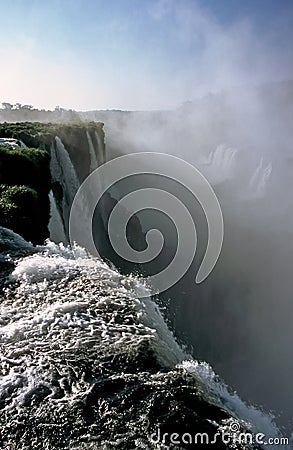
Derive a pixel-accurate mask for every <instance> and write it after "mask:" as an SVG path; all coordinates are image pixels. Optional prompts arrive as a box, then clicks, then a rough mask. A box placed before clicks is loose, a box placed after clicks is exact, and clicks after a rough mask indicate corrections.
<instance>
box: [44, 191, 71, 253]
mask: <svg viewBox="0 0 293 450" xmlns="http://www.w3.org/2000/svg"><path fill="white" fill-rule="evenodd" d="M49 199H50V220H49V225H48V229H49V232H50V238H51V239H52V241H54V242H57V243H60V242H62V243H63V244H66V243H67V242H68V239H67V238H66V234H65V229H64V223H63V220H62V217H61V215H60V210H59V208H58V205H57V203H56V199H55V197H54V194H53V191H52V190H51V191H50V193H49Z"/></svg>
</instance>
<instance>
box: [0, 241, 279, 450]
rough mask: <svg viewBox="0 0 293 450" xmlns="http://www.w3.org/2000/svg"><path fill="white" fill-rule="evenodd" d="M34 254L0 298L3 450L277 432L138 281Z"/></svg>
mask: <svg viewBox="0 0 293 450" xmlns="http://www.w3.org/2000/svg"><path fill="white" fill-rule="evenodd" d="M6 234H7V232H6ZM15 236H16V235H12V236H10V241H13V240H14V238H15ZM16 245H17V243H16ZM37 250H38V252H37V253H36V254H34V255H29V256H26V257H24V258H22V259H20V260H18V262H17V263H16V266H15V269H14V271H13V272H12V274H11V276H10V283H9V284H8V285H7V287H6V289H5V293H4V296H3V298H2V301H1V309H0V321H1V324H2V327H1V333H0V345H1V354H2V358H1V379H0V383H1V397H0V402H1V412H0V416H1V427H0V428H1V431H2V432H1V438H0V441H1V444H2V448H9V449H15V450H16V449H17V450H25V449H32V448H33V449H37V450H41V449H43V450H49V449H50V450H55V449H58V448H59V449H60V448H63V449H105V450H108V449H109V450H110V449H112V448H120V449H125V450H126V449H127V450H130V449H139V448H142V449H143V448H144V449H146V448H170V449H171V448H172V449H173V448H174V449H175V448H179V447H176V446H173V445H171V446H170V447H169V446H168V445H163V444H161V443H160V442H159V443H158V441H157V436H158V433H160V432H163V431H164V432H168V431H171V432H173V431H174V429H176V427H177V430H178V432H179V433H180V432H183V431H185V432H188V431H189V432H196V431H198V432H200V431H201V432H205V433H208V434H209V435H213V434H214V433H216V432H217V431H218V432H221V431H223V430H228V429H229V424H231V423H233V424H234V425H235V424H238V425H237V427H239V428H238V429H239V430H241V429H242V427H244V429H245V427H248V428H250V429H251V430H252V431H253V432H256V431H261V432H263V433H264V434H265V435H266V436H270V437H275V438H276V437H277V436H278V431H277V429H276V428H275V426H274V424H273V422H272V419H271V418H270V417H269V416H265V415H264V414H262V413H261V412H259V411H257V410H256V409H255V408H249V407H247V406H246V405H245V404H244V403H243V402H241V401H240V399H239V398H238V397H237V396H236V395H235V394H230V393H229V392H228V391H227V388H226V387H225V386H224V385H223V384H221V382H220V381H218V380H217V378H216V377H215V375H214V373H213V371H212V369H211V368H210V367H209V366H208V365H207V364H206V363H199V362H196V361H193V360H190V359H189V360H188V355H187V354H186V353H185V352H184V351H183V350H182V349H181V348H180V347H179V346H178V344H177V343H176V342H175V340H174V338H173V336H172V334H171V333H170V331H169V330H168V328H167V327H166V324H165V322H164V320H163V318H162V316H161V314H160V312H159V310H158V308H157V306H156V305H155V304H154V303H153V302H152V301H151V300H150V299H149V298H147V294H148V292H147V290H146V289H145V288H144V287H143V286H142V285H140V284H139V282H138V281H137V280H136V279H135V278H133V277H131V276H122V275H121V274H119V273H118V272H116V271H114V270H111V269H109V267H107V265H106V264H104V263H102V262H101V261H100V260H98V259H95V258H89V257H88V256H87V255H86V252H85V251H84V250H83V249H81V248H78V247H76V248H74V249H69V248H67V247H64V246H62V245H59V246H58V245H56V244H53V243H52V242H48V243H47V245H46V246H43V247H39V248H38V249H37ZM141 290H144V292H145V295H146V297H145V298H144V300H137V298H136V294H137V293H138V292H139V291H141ZM176 424H177V425H176ZM158 430H160V431H158ZM177 430H175V431H177ZM158 445H159V446H158ZM180 448H194V447H193V446H189V445H187V446H185V445H183V447H181V446H180ZM207 448H209V447H207ZM217 448H219V449H223V450H224V449H225V448H233V445H232V446H230V445H228V444H225V445H224V444H223V443H221V442H220V441H219V443H218V445H217ZM238 448H243V449H244V448H245V449H249V448H256V447H254V446H252V445H251V446H249V445H248V446H239V447H238ZM278 448H282V446H281V447H278Z"/></svg>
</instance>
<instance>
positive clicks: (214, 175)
mask: <svg viewBox="0 0 293 450" xmlns="http://www.w3.org/2000/svg"><path fill="white" fill-rule="evenodd" d="M238 152H239V150H238V149H236V148H232V147H229V146H227V145H226V144H221V145H218V146H217V148H216V149H215V150H213V151H212V152H210V154H209V156H208V158H207V160H206V163H205V164H206V165H207V167H206V169H205V170H206V172H207V176H208V178H209V180H210V181H212V182H213V183H217V182H220V181H226V180H228V179H230V178H233V175H234V169H235V164H236V157H237V154H238Z"/></svg>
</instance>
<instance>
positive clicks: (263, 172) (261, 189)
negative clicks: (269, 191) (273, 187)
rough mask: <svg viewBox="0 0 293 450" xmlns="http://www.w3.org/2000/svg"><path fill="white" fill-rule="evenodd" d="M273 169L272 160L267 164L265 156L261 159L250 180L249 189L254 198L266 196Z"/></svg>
mask: <svg viewBox="0 0 293 450" xmlns="http://www.w3.org/2000/svg"><path fill="white" fill-rule="evenodd" d="M272 169H273V165H272V162H268V163H266V164H265V163H264V158H261V159H260V162H259V164H258V166H257V168H256V169H255V172H254V173H253V175H252V177H251V179H250V181H249V191H250V192H251V194H250V195H251V196H252V197H253V198H263V197H264V196H265V194H266V188H267V184H268V182H269V179H270V176H271V173H272ZM248 195H249V194H248Z"/></svg>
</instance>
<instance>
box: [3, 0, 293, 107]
mask: <svg viewBox="0 0 293 450" xmlns="http://www.w3.org/2000/svg"><path fill="white" fill-rule="evenodd" d="M0 11H1V29H0V36H1V45H0V59H1V63H2V64H1V65H2V70H1V77H0V80H1V82H0V102H10V103H16V102H20V103H22V104H32V105H34V106H36V107H39V108H50V109H52V108H54V107H55V106H56V105H60V106H62V107H64V108H73V109H77V110H89V109H128V110H136V109H144V110H146V109H166V108H174V107H177V106H179V105H180V104H181V103H182V102H184V101H188V100H192V99H194V98H197V97H199V96H202V95H204V94H206V93H208V92H211V91H219V90H221V89H225V88H229V87H238V86H241V87H243V86H245V85H248V84H249V85H251V84H252V85H254V84H259V83H262V82H270V81H279V80H286V79H292V73H293V72H292V69H293V46H292V37H293V26H292V24H293V2H292V1H291V0H281V1H275V0H258V1H257V2H256V1H254V0H247V1H245V2H235V1H233V0H222V1H221V2H219V1H217V0H181V1H176V0H140V1H138V0H116V1H115V0H108V1H107V2H106V1H102V0H97V1H95V2H92V1H89V0H75V1H74V2H70V1H69V0H50V1H48V0H44V1H42V2H38V1H36V0H15V1H14V2H10V1H8V0H0Z"/></svg>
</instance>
